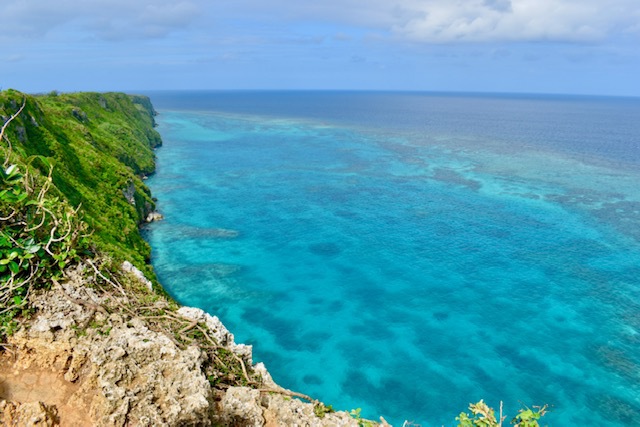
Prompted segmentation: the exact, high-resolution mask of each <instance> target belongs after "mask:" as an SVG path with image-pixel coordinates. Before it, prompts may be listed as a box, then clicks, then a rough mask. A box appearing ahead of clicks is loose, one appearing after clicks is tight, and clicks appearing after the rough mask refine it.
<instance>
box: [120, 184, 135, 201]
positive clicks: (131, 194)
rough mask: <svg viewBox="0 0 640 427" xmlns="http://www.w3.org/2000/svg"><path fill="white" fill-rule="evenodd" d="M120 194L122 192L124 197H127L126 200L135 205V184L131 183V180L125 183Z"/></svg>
mask: <svg viewBox="0 0 640 427" xmlns="http://www.w3.org/2000/svg"><path fill="white" fill-rule="evenodd" d="M122 194H124V197H125V199H127V202H129V204H131V205H133V206H135V205H136V198H135V195H136V186H135V184H134V183H133V181H129V182H128V183H127V187H126V188H125V189H124V190H122Z"/></svg>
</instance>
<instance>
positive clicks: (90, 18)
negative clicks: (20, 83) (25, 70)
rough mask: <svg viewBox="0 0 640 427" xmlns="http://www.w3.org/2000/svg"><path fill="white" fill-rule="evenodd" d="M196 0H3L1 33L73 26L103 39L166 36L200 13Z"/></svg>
mask: <svg viewBox="0 0 640 427" xmlns="http://www.w3.org/2000/svg"><path fill="white" fill-rule="evenodd" d="M196 1H197V0H196ZM196 1H193V0H182V1H180V0H178V1H176V0H144V1H141V0H56V1H51V0H22V1H20V0H9V1H6V0H5V1H3V2H2V3H0V17H2V25H1V26H0V36H4V37H6V38H12V39H16V38H34V37H35V38H37V37H41V36H43V35H45V34H47V33H49V32H51V31H53V30H55V29H58V28H65V27H68V26H72V28H73V29H74V31H79V34H81V35H84V36H94V37H98V38H102V39H127V38H155V37H163V36H165V35H167V34H169V33H170V32H172V31H175V30H180V29H183V28H185V27H186V26H187V25H188V24H189V23H190V22H191V21H192V20H193V19H194V18H196V17H197V16H198V15H199V13H200V7H199V5H198V4H197V2H196Z"/></svg>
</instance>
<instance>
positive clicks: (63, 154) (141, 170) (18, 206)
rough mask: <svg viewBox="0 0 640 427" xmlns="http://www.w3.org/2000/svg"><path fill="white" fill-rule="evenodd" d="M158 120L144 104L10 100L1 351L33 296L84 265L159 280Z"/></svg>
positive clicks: (4, 147)
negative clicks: (152, 263) (147, 229)
mask: <svg viewBox="0 0 640 427" xmlns="http://www.w3.org/2000/svg"><path fill="white" fill-rule="evenodd" d="M153 115H154V111H153V108H152V107H151V103H150V102H149V99H148V98H146V97H141V96H128V95H124V94H119V93H109V94H97V93H79V94H65V95H61V94H57V93H50V94H48V95H43V96H29V95H25V94H22V93H20V92H17V91H13V90H8V91H3V92H0V119H1V122H0V123H2V128H1V129H2V130H1V133H0V142H1V144H0V162H2V165H1V167H0V221H1V223H0V224H1V226H0V342H2V337H3V336H4V335H6V334H11V333H12V332H13V331H14V330H15V329H16V327H17V323H16V320H15V319H16V317H18V316H20V315H28V314H29V310H30V309H29V304H28V297H29V294H30V293H31V292H33V291H35V290H37V289H39V288H46V287H49V286H51V283H52V282H53V281H55V280H59V279H60V278H61V277H62V276H64V270H65V268H67V267H69V266H70V265H73V264H74V263H76V262H78V261H79V260H80V259H81V258H82V257H87V256H95V255H97V254H101V255H102V256H107V258H108V259H110V260H111V264H112V266H115V265H119V264H120V263H121V262H122V261H123V260H129V261H131V262H133V263H134V264H136V266H137V267H138V268H139V269H140V270H142V271H143V272H144V273H145V274H146V275H147V276H148V277H150V278H152V279H153V278H154V277H155V276H154V275H153V272H152V270H151V268H150V267H149V266H148V265H147V261H148V259H149V255H150V248H149V246H148V245H147V243H146V242H145V241H144V240H143V239H142V236H141V235H140V233H139V229H138V227H139V224H140V223H141V222H142V221H144V219H145V218H146V215H147V214H148V213H149V212H150V211H151V210H152V209H153V208H154V202H153V200H152V199H151V195H150V192H149V190H148V189H147V187H146V186H145V185H144V184H143V182H142V177H143V176H144V175H145V174H149V173H152V172H153V171H154V167H155V166H154V154H153V148H154V147H157V146H159V145H160V143H161V140H160V136H159V134H158V133H157V132H156V131H155V130H154V129H153V127H154V124H155V123H154V120H153ZM89 230H91V231H89ZM107 267H108V266H107Z"/></svg>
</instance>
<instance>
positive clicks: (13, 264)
mask: <svg viewBox="0 0 640 427" xmlns="http://www.w3.org/2000/svg"><path fill="white" fill-rule="evenodd" d="M9 270H11V272H12V273H13V274H18V272H19V271H20V265H19V264H18V263H17V262H15V261H9Z"/></svg>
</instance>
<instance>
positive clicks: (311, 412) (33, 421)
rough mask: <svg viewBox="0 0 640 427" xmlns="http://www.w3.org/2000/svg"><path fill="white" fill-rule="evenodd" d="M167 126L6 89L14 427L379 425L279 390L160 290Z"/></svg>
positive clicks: (1, 105) (2, 303)
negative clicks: (160, 191) (149, 226)
mask: <svg viewBox="0 0 640 427" xmlns="http://www.w3.org/2000/svg"><path fill="white" fill-rule="evenodd" d="M154 115H155V111H154V110H153V106H152V105H151V102H150V100H149V99H148V98H146V97H144V96H129V95H125V94H121V93H107V94H99V93H77V94H59V93H50V94H46V95H40V96H30V95H25V94H22V93H20V92H17V91H14V90H8V91H3V92H0V119H1V120H0V123H2V128H1V132H0V140H1V143H2V144H0V162H2V166H1V167H0V172H1V173H0V178H1V180H0V185H1V186H0V220H1V221H2V223H1V225H0V424H1V425H9V426H27V425H28V426H31V425H42V426H52V425H63V426H65V425H69V426H83V425H87V426H125V425H126V426H161V425H167V426H179V425H203V426H208V425H222V426H265V425H266V426H285V425H286V426H296V425H298V426H351V425H353V426H356V425H364V424H365V423H366V425H372V424H373V423H371V422H369V421H367V420H361V419H355V418H353V417H352V416H350V415H349V414H348V413H346V412H334V411H333V410H332V409H331V408H330V407H327V406H325V405H324V404H323V403H321V402H319V401H317V400H314V399H312V398H311V397H308V396H305V395H302V394H300V393H295V392H292V391H289V390H285V389H283V388H281V387H279V386H278V385H277V384H275V383H274V382H273V380H272V379H271V377H270V376H269V373H268V371H267V370H266V368H265V367H264V365H262V364H260V363H258V364H255V365H254V363H253V360H252V354H251V347H250V346H246V345H242V344H237V343H235V342H234V338H233V335H232V334H231V333H230V332H229V331H228V330H227V329H226V328H225V327H224V325H223V324H222V323H221V322H220V321H219V320H218V319H217V318H216V317H214V316H210V315H209V314H206V313H204V312H203V311H201V310H199V309H195V308H188V307H181V306H179V305H178V304H176V303H175V302H174V301H172V300H171V298H170V297H168V296H167V295H166V294H165V292H164V291H163V290H162V288H161V286H160V285H159V284H158V283H157V280H156V278H155V275H154V274H153V269H152V268H151V266H150V265H149V264H148V262H149V257H150V249H149V246H148V245H147V243H146V242H145V241H144V240H143V239H142V237H141V236H140V233H139V226H140V224H141V223H143V222H144V221H145V220H146V219H147V218H157V217H158V216H157V215H150V214H153V212H154V209H155V202H154V200H153V198H152V197H151V193H150V191H149V189H148V188H147V187H146V186H145V185H144V182H143V178H144V176H145V175H148V174H150V173H153V171H154V169H155V163H154V155H153V150H154V148H156V147H158V146H160V144H161V140H160V136H159V135H158V133H157V132H156V131H155V130H154V126H155V122H154V119H153V117H154Z"/></svg>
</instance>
